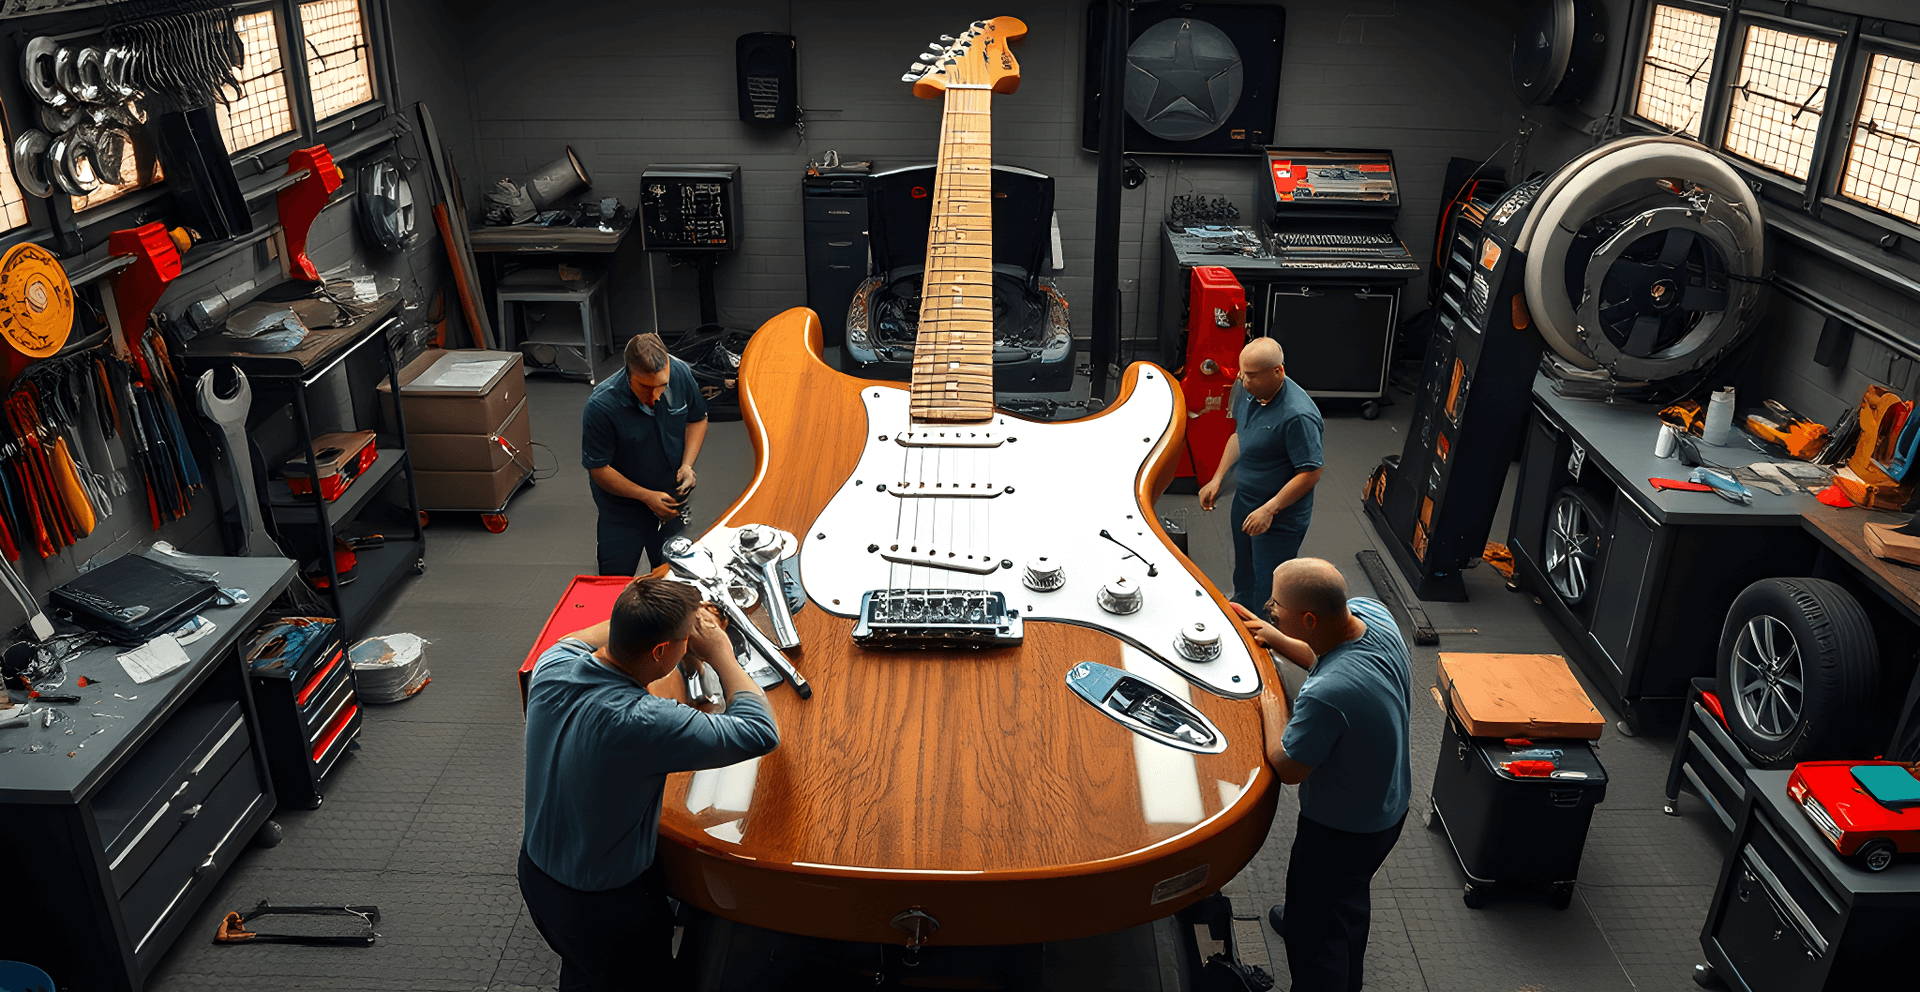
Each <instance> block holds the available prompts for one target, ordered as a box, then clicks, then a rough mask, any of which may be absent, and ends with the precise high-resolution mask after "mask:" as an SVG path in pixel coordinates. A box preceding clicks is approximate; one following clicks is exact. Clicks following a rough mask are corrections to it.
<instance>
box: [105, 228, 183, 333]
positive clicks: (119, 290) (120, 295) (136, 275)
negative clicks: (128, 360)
mask: <svg viewBox="0 0 1920 992" xmlns="http://www.w3.org/2000/svg"><path fill="white" fill-rule="evenodd" d="M107 253H108V254H110V255H131V256H133V264H132V265H129V266H127V267H126V268H124V269H121V270H120V271H118V272H115V273H114V274H113V298H114V302H115V304H116V305H117V309H118V310H119V315H120V329H121V333H122V334H125V335H127V337H128V339H129V341H130V342H131V341H137V340H139V337H140V333H141V332H142V331H144V330H146V327H147V316H148V315H149V314H152V313H153V308H154V306H155V305H157V304H158V303H159V302H160V295H161V294H162V293H165V292H166V291H167V284H168V283H170V282H172V281H173V280H175V279H176V278H179V276H180V248H179V246H178V245H175V244H174V242H173V238H172V236H170V235H168V234H167V227H166V225H165V224H162V223H160V222H159V221H155V222H153V223H151V224H142V225H140V226H139V227H136V228H132V229H129V230H125V231H115V232H113V233H112V234H109V235H107Z"/></svg>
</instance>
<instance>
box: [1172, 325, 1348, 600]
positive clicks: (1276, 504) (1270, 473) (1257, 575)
mask: <svg viewBox="0 0 1920 992" xmlns="http://www.w3.org/2000/svg"><path fill="white" fill-rule="evenodd" d="M1231 407H1232V412H1233V436H1232V437H1230V438H1228V439H1227V450H1226V451H1225V452H1224V453H1223V454H1222V455H1221V456H1220V467H1219V468H1217V469H1215V470H1214V472H1213V479H1212V481H1210V482H1208V483H1207V484H1206V485H1205V486H1202V487H1201V488H1200V508H1201V509H1202V510H1212V509H1213V504H1214V501H1215V500H1217V499H1219V498H1220V483H1221V481H1222V480H1224V479H1225V478H1226V477H1227V470H1228V469H1230V468H1233V467H1234V466H1235V465H1238V466H1239V467H1240V476H1239V482H1238V483H1237V484H1236V485H1235V486H1234V491H1233V515H1232V517H1231V523H1232V525H1233V597H1232V599H1233V601H1234V602H1236V603H1239V604H1240V605H1241V606H1243V607H1246V608H1247V609H1249V610H1252V609H1257V608H1258V607H1259V605H1260V602H1261V600H1262V599H1264V598H1265V597H1266V594H1267V591H1266V588H1265V585H1266V577H1267V576H1269V575H1272V574H1273V569H1274V566H1276V565H1279V564H1280V563H1281V562H1284V561H1291V560H1292V559H1293V558H1294V557H1295V556H1297V555H1299V554H1300V542H1301V540H1303V539H1304V538H1305V537H1306V536H1307V523H1308V521H1310V520H1311V519H1312V518H1313V487H1314V485H1315V484H1317V483H1318V482H1319V481H1320V466H1321V465H1322V464H1323V463H1324V459H1323V457H1322V455H1321V452H1320V435H1321V432H1322V430H1323V425H1322V422H1321V420H1320V409H1319V408H1318V407H1316V406H1314V405H1313V400H1312V399H1311V398H1309V397H1308V396H1307V391H1306V390H1304V389H1301V388H1300V387H1299V385H1297V384H1295V383H1294V382H1292V381H1290V380H1289V379H1288V378H1287V365H1286V353H1285V352H1283V351H1281V349H1280V342H1278V341H1275V340H1274V339H1272V338H1254V339H1253V340H1252V341H1249V342H1247V346H1246V347H1245V348H1242V349H1240V378H1239V381H1238V382H1236V383H1234V390H1233V398H1232V401H1231Z"/></svg>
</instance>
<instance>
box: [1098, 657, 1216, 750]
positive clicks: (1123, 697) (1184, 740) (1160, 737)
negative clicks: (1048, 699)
mask: <svg viewBox="0 0 1920 992" xmlns="http://www.w3.org/2000/svg"><path fill="white" fill-rule="evenodd" d="M1067 688H1069V689H1072V690H1073V691H1074V693H1075V694H1076V695H1078V696H1079V697H1080V698H1081V699H1084V700H1086V701H1087V702H1088V703H1090V704H1092V706H1093V708H1094V709H1097V710H1099V711H1100V714H1101V715H1102V716H1105V717H1106V718H1107V719H1109V720H1112V721H1113V722H1115V723H1118V724H1119V725H1121V726H1123V727H1125V728H1127V729H1128V730H1131V731H1133V732H1134V733H1136V734H1139V735H1140V736H1142V737H1145V738H1147V739H1148V740H1151V741H1157V742H1159V743H1161V744H1165V745H1167V746H1168V747H1173V748H1179V749H1180V750H1182V751H1191V752H1193V753H1195V754H1219V753H1220V752H1222V751H1225V750H1226V749H1227V738H1226V735H1225V734H1222V733H1221V732H1220V728H1218V727H1215V726H1214V725H1213V721H1211V720H1208V719H1207V718H1206V715H1205V714H1203V713H1201V712H1200V711H1199V710H1197V709H1194V708H1193V704H1192V703H1189V702H1187V701H1186V700H1184V699H1181V698H1180V697H1178V696H1175V695H1173V694H1171V693H1169V692H1167V691H1166V690H1165V689H1162V688H1160V687H1159V686H1157V685H1154V684H1153V683H1151V682H1148V681H1147V680H1145V679H1142V678H1136V677H1134V676H1132V675H1128V674H1127V673H1126V672H1124V671H1122V670H1120V669H1118V668H1114V667H1112V666H1111V665H1102V664H1100V663H1099V662H1094V661H1083V662H1081V663H1079V664H1078V665H1075V666H1073V667H1072V668H1071V669H1069V670H1068V671H1067Z"/></svg>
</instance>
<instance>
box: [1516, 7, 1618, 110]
mask: <svg viewBox="0 0 1920 992" xmlns="http://www.w3.org/2000/svg"><path fill="white" fill-rule="evenodd" d="M1606 40H1607V36H1606V31H1605V26H1604V23H1603V22H1602V21H1601V19H1600V10H1599V8H1598V7H1597V6H1595V4H1594V2H1593V0H1535V3H1534V8H1533V11H1532V14H1531V16H1529V17H1528V18H1527V19H1526V20H1525V21H1523V22H1522V23H1521V24H1520V26H1519V27H1518V28H1517V29H1515V30H1514V32H1513V63H1512V66H1511V69H1510V72H1511V74H1512V80H1513V91H1514V93H1515V94H1517V95H1518V96H1519V97H1520V99H1521V100H1522V101H1524V102H1526V103H1542V104H1545V103H1567V102H1571V101H1575V100H1578V99H1580V98H1581V97H1583V96H1585V95H1586V93H1587V89H1588V88H1589V87H1590V86H1591V85H1592V84H1593V81H1594V79H1595V78H1596V77H1597V76H1598V75H1599V69H1600V66H1601V65H1602V57H1603V56H1604V55H1605V54H1606Z"/></svg>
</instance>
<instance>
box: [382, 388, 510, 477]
mask: <svg viewBox="0 0 1920 992" xmlns="http://www.w3.org/2000/svg"><path fill="white" fill-rule="evenodd" d="M495 438H499V439H501V440H504V441H506V442H507V443H508V444H511V445H513V450H514V451H517V452H519V453H520V458H519V461H520V467H521V468H527V467H530V466H531V465H532V464H533V422H532V414H531V412H530V411H529V408H528V406H527V401H526V400H521V401H520V405H519V406H517V407H514V408H513V414H512V415H511V416H509V417H508V418H507V422H506V423H504V424H501V425H499V426H497V427H495V428H494V429H493V430H491V431H489V432H487V433H485V434H413V435H411V436H409V437H408V438H407V458H408V460H409V461H411V462H412V463H413V467H414V470H415V471H428V472H492V471H494V470H496V469H498V468H500V467H501V466H504V465H507V464H509V463H511V462H512V461H513V460H514V456H513V455H512V454H511V453H509V452H508V451H507V449H506V448H504V447H502V446H501V444H500V441H496V440H495Z"/></svg>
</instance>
